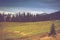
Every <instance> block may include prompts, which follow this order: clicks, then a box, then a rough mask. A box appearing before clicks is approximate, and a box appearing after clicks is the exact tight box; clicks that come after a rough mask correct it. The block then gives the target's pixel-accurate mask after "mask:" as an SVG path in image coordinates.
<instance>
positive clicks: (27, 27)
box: [0, 20, 60, 39]
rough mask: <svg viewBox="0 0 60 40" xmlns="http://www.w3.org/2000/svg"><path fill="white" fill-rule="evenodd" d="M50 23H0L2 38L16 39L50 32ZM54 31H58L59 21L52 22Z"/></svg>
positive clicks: (59, 27)
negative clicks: (54, 27)
mask: <svg viewBox="0 0 60 40" xmlns="http://www.w3.org/2000/svg"><path fill="white" fill-rule="evenodd" d="M51 23H52V22H51V21H41V22H0V25H1V26H0V32H1V33H2V32H3V38H4V39H5V38H18V37H22V36H26V35H35V34H41V33H45V32H49V31H50V27H51ZM54 23H55V26H56V30H59V29H60V21H59V20H57V21H54Z"/></svg>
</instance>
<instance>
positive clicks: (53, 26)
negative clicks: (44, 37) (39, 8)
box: [49, 24, 56, 36]
mask: <svg viewBox="0 0 60 40" xmlns="http://www.w3.org/2000/svg"><path fill="white" fill-rule="evenodd" d="M55 35H56V30H55V25H54V24H52V26H51V30H50V33H49V36H55Z"/></svg>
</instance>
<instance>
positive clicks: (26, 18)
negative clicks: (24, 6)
mask: <svg viewBox="0 0 60 40" xmlns="http://www.w3.org/2000/svg"><path fill="white" fill-rule="evenodd" d="M52 17H53V15H50V14H47V15H41V14H36V15H33V14H31V13H27V14H26V13H25V12H24V13H23V14H21V13H18V14H16V15H14V14H9V13H8V14H4V13H3V14H1V13H0V22H36V21H47V20H51V18H52ZM54 17H55V18H53V19H57V18H58V17H57V16H54ZM58 19H60V17H59V18H58Z"/></svg>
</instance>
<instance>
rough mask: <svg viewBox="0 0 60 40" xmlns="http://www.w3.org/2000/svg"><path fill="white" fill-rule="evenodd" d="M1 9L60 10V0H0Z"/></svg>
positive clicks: (48, 11) (13, 10)
mask: <svg viewBox="0 0 60 40" xmlns="http://www.w3.org/2000/svg"><path fill="white" fill-rule="evenodd" d="M0 11H9V12H19V11H20V12H22V11H25V12H28V11H29V12H32V13H34V12H36V13H37V12H38V13H39V12H41V13H42V12H46V13H51V12H55V11H60V0H0Z"/></svg>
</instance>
